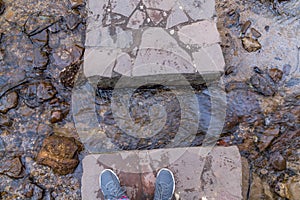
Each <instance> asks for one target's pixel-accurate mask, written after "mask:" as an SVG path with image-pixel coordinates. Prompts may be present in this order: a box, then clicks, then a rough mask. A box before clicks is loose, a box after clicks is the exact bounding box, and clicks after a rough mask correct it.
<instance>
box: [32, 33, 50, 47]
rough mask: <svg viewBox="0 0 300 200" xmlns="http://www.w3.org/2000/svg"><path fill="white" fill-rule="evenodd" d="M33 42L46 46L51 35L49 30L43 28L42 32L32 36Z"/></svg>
mask: <svg viewBox="0 0 300 200" xmlns="http://www.w3.org/2000/svg"><path fill="white" fill-rule="evenodd" d="M30 38H31V40H32V42H34V43H35V44H37V45H38V46H41V47H44V46H45V45H46V44H47V43H48V39H49V35H48V31H47V30H43V31H42V32H40V33H37V34H35V35H33V36H31V37H30Z"/></svg>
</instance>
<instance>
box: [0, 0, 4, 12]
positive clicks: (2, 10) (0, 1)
mask: <svg viewBox="0 0 300 200" xmlns="http://www.w3.org/2000/svg"><path fill="white" fill-rule="evenodd" d="M4 10H5V4H4V2H3V1H2V0H0V15H2V14H3V13H4Z"/></svg>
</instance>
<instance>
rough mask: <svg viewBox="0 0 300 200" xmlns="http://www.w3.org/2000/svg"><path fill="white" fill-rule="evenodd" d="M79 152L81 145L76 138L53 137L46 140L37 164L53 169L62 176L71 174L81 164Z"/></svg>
mask: <svg viewBox="0 0 300 200" xmlns="http://www.w3.org/2000/svg"><path fill="white" fill-rule="evenodd" d="M79 151H80V148H79V143H78V142H76V141H75V139H74V138H69V137H64V136H57V135H51V136H49V137H47V138H46V139H45V140H44V142H43V145H42V149H41V150H40V152H39V153H38V156H37V163H38V164H42V165H47V166H49V167H51V168H52V169H53V170H54V172H56V173H58V174H60V175H65V174H69V173H72V172H73V171H74V170H75V168H76V167H77V165H78V163H79V160H78V155H77V154H78V152H79Z"/></svg>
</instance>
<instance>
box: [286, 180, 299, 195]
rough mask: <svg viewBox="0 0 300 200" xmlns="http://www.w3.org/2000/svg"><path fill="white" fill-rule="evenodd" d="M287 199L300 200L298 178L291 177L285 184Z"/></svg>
mask: <svg viewBox="0 0 300 200" xmlns="http://www.w3.org/2000/svg"><path fill="white" fill-rule="evenodd" d="M287 188H288V190H289V199H295V200H296V199H300V177H299V176H297V177H293V178H291V179H289V181H288V183H287Z"/></svg>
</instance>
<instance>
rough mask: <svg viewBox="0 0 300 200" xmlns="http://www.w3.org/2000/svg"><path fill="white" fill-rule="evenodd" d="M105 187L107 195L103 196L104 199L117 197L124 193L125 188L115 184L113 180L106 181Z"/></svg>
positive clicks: (111, 199) (112, 199)
mask: <svg viewBox="0 0 300 200" xmlns="http://www.w3.org/2000/svg"><path fill="white" fill-rule="evenodd" d="M105 188H106V190H108V191H109V195H106V196H105V199H108V200H114V199H118V198H120V197H121V196H123V195H124V194H125V190H124V189H123V188H122V187H119V186H117V185H116V184H115V183H114V182H113V181H110V182H109V183H107V184H106V186H105Z"/></svg>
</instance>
